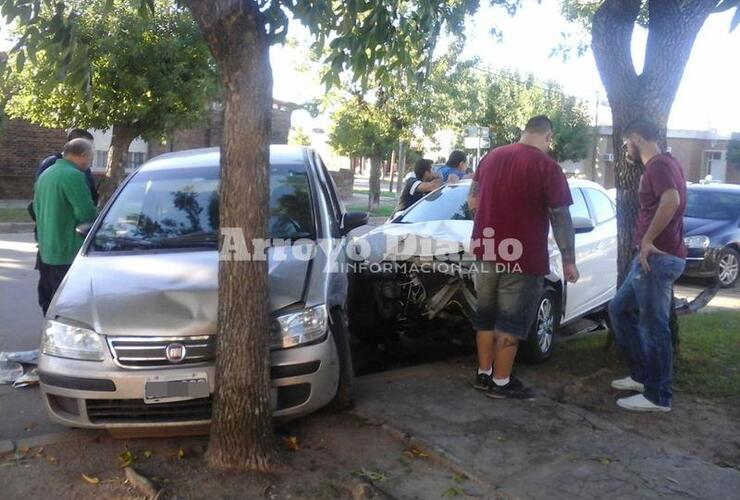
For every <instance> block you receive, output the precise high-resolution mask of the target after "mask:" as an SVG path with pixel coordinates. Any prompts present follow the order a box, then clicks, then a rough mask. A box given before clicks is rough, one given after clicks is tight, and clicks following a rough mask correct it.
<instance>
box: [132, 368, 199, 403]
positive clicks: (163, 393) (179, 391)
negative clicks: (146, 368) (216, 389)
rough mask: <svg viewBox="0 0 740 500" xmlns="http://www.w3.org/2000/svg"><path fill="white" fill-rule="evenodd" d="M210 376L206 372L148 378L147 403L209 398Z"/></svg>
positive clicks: (146, 387) (145, 388) (146, 388)
mask: <svg viewBox="0 0 740 500" xmlns="http://www.w3.org/2000/svg"><path fill="white" fill-rule="evenodd" d="M210 392H211V391H210V389H209V386H208V377H207V376H206V374H205V373H192V374H190V376H187V377H183V376H182V375H179V376H177V377H176V378H173V377H172V376H164V375H163V376H156V377H152V378H150V379H148V380H147V381H146V384H145V385H144V393H145V397H144V402H145V403H165V402H172V401H182V400H185V399H196V398H207V397H208V396H209V394H210Z"/></svg>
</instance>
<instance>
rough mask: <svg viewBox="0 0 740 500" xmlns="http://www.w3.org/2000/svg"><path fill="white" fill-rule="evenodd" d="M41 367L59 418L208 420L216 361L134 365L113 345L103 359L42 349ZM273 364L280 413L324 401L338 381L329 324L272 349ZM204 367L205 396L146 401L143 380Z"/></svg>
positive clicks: (94, 423)
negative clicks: (306, 338)
mask: <svg viewBox="0 0 740 500" xmlns="http://www.w3.org/2000/svg"><path fill="white" fill-rule="evenodd" d="M39 372H40V379H41V380H40V387H41V394H42V397H43V400H44V405H45V406H46V409H47V411H48V413H49V416H50V418H51V419H52V420H53V421H55V422H58V423H60V424H62V425H66V426H70V427H83V428H106V429H107V428H130V427H169V426H183V425H198V424H207V423H209V422H210V415H211V398H212V396H213V392H214V382H215V365H214V364H213V363H202V364H191V365H181V366H172V367H170V366H168V367H161V368H152V369H145V370H141V369H137V370H132V369H126V368H121V367H119V366H117V365H116V364H115V363H114V361H113V358H112V356H111V354H110V352H106V356H105V359H104V360H103V361H101V362H93V361H78V360H72V359H65V358H58V357H54V356H47V355H44V354H42V355H41V356H40V358H39ZM270 372H271V378H272V410H273V417H274V418H276V419H277V420H290V419H292V418H297V417H300V416H303V415H307V414H309V413H311V412H313V411H315V410H318V409H319V408H321V407H322V406H325V405H326V404H327V403H329V402H330V401H331V400H332V398H333V397H334V395H335V394H336V391H337V386H338V384H339V358H338V355H337V350H336V347H335V343H334V340H333V338H332V335H331V332H329V333H328V334H327V336H326V338H325V340H323V341H322V342H319V343H316V344H312V345H307V346H303V347H294V348H291V349H285V350H280V351H274V352H272V354H271V370H270ZM203 374H205V376H206V378H207V381H208V385H209V392H210V394H209V397H207V398H199V399H185V400H181V401H173V402H163V403H151V404H147V403H145V402H144V397H145V384H146V382H147V380H151V379H152V378H153V377H157V376H159V377H161V376H163V375H167V376H168V377H170V376H171V377H172V378H181V379H188V378H201V377H202V376H203ZM227 376H228V374H227Z"/></svg>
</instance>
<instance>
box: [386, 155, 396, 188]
mask: <svg viewBox="0 0 740 500" xmlns="http://www.w3.org/2000/svg"><path fill="white" fill-rule="evenodd" d="M396 163H397V162H396V148H393V150H392V151H391V178H390V180H389V181H388V192H389V193H392V192H393V175H394V174H396V173H397V171H398V167H397V166H396V165H395V164H396Z"/></svg>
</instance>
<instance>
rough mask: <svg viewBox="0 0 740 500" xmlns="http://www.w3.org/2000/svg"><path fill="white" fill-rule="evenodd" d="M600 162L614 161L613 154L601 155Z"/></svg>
mask: <svg viewBox="0 0 740 500" xmlns="http://www.w3.org/2000/svg"><path fill="white" fill-rule="evenodd" d="M601 160H602V161H614V153H607V154H604V155H601Z"/></svg>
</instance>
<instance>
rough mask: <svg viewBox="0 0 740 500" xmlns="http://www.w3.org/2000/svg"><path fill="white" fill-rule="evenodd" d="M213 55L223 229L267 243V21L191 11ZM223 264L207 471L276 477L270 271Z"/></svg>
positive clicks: (205, 8) (202, 8) (246, 6)
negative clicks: (218, 88)
mask: <svg viewBox="0 0 740 500" xmlns="http://www.w3.org/2000/svg"><path fill="white" fill-rule="evenodd" d="M186 4H187V5H188V7H189V8H190V10H191V12H192V13H193V16H194V17H195V19H196V21H197V22H198V24H199V26H200V28H201V32H202V33H203V34H204V37H205V39H206V42H207V43H208V46H209V48H210V50H211V52H212V53H213V56H214V58H215V60H216V62H217V64H218V67H219V73H220V75H221V83H222V85H223V92H224V128H223V143H222V145H221V184H220V186H221V187H220V192H219V194H220V204H219V209H220V226H221V228H239V229H240V230H241V231H243V234H244V238H245V240H246V241H247V242H248V243H251V241H252V240H253V239H263V238H264V237H265V221H266V214H267V191H268V175H269V174H268V172H269V168H268V163H269V137H270V125H271V124H270V120H271V106H272V70H271V68H270V60H269V41H268V38H267V35H266V33H265V23H266V19H265V18H264V17H263V15H262V14H261V13H260V12H259V10H258V9H257V7H256V6H255V5H254V4H252V3H251V2H241V1H236V0H223V1H196V0H188V1H187V2H186ZM237 259H238V258H237V257H235V259H234V260H228V259H221V260H220V262H219V275H218V279H219V293H218V346H217V353H216V354H217V355H216V392H215V395H214V400H213V414H212V422H211V437H210V442H209V445H208V451H207V453H206V459H207V460H208V462H209V464H210V465H211V466H214V467H220V468H236V469H257V470H268V469H269V468H270V466H271V464H272V463H273V462H274V460H275V457H276V446H275V443H274V435H273V430H272V414H271V407H270V375H269V374H270V352H269V344H268V337H269V334H268V332H269V323H268V287H267V266H266V262H265V261H264V260H262V259H258V260H253V261H252V260H237Z"/></svg>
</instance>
